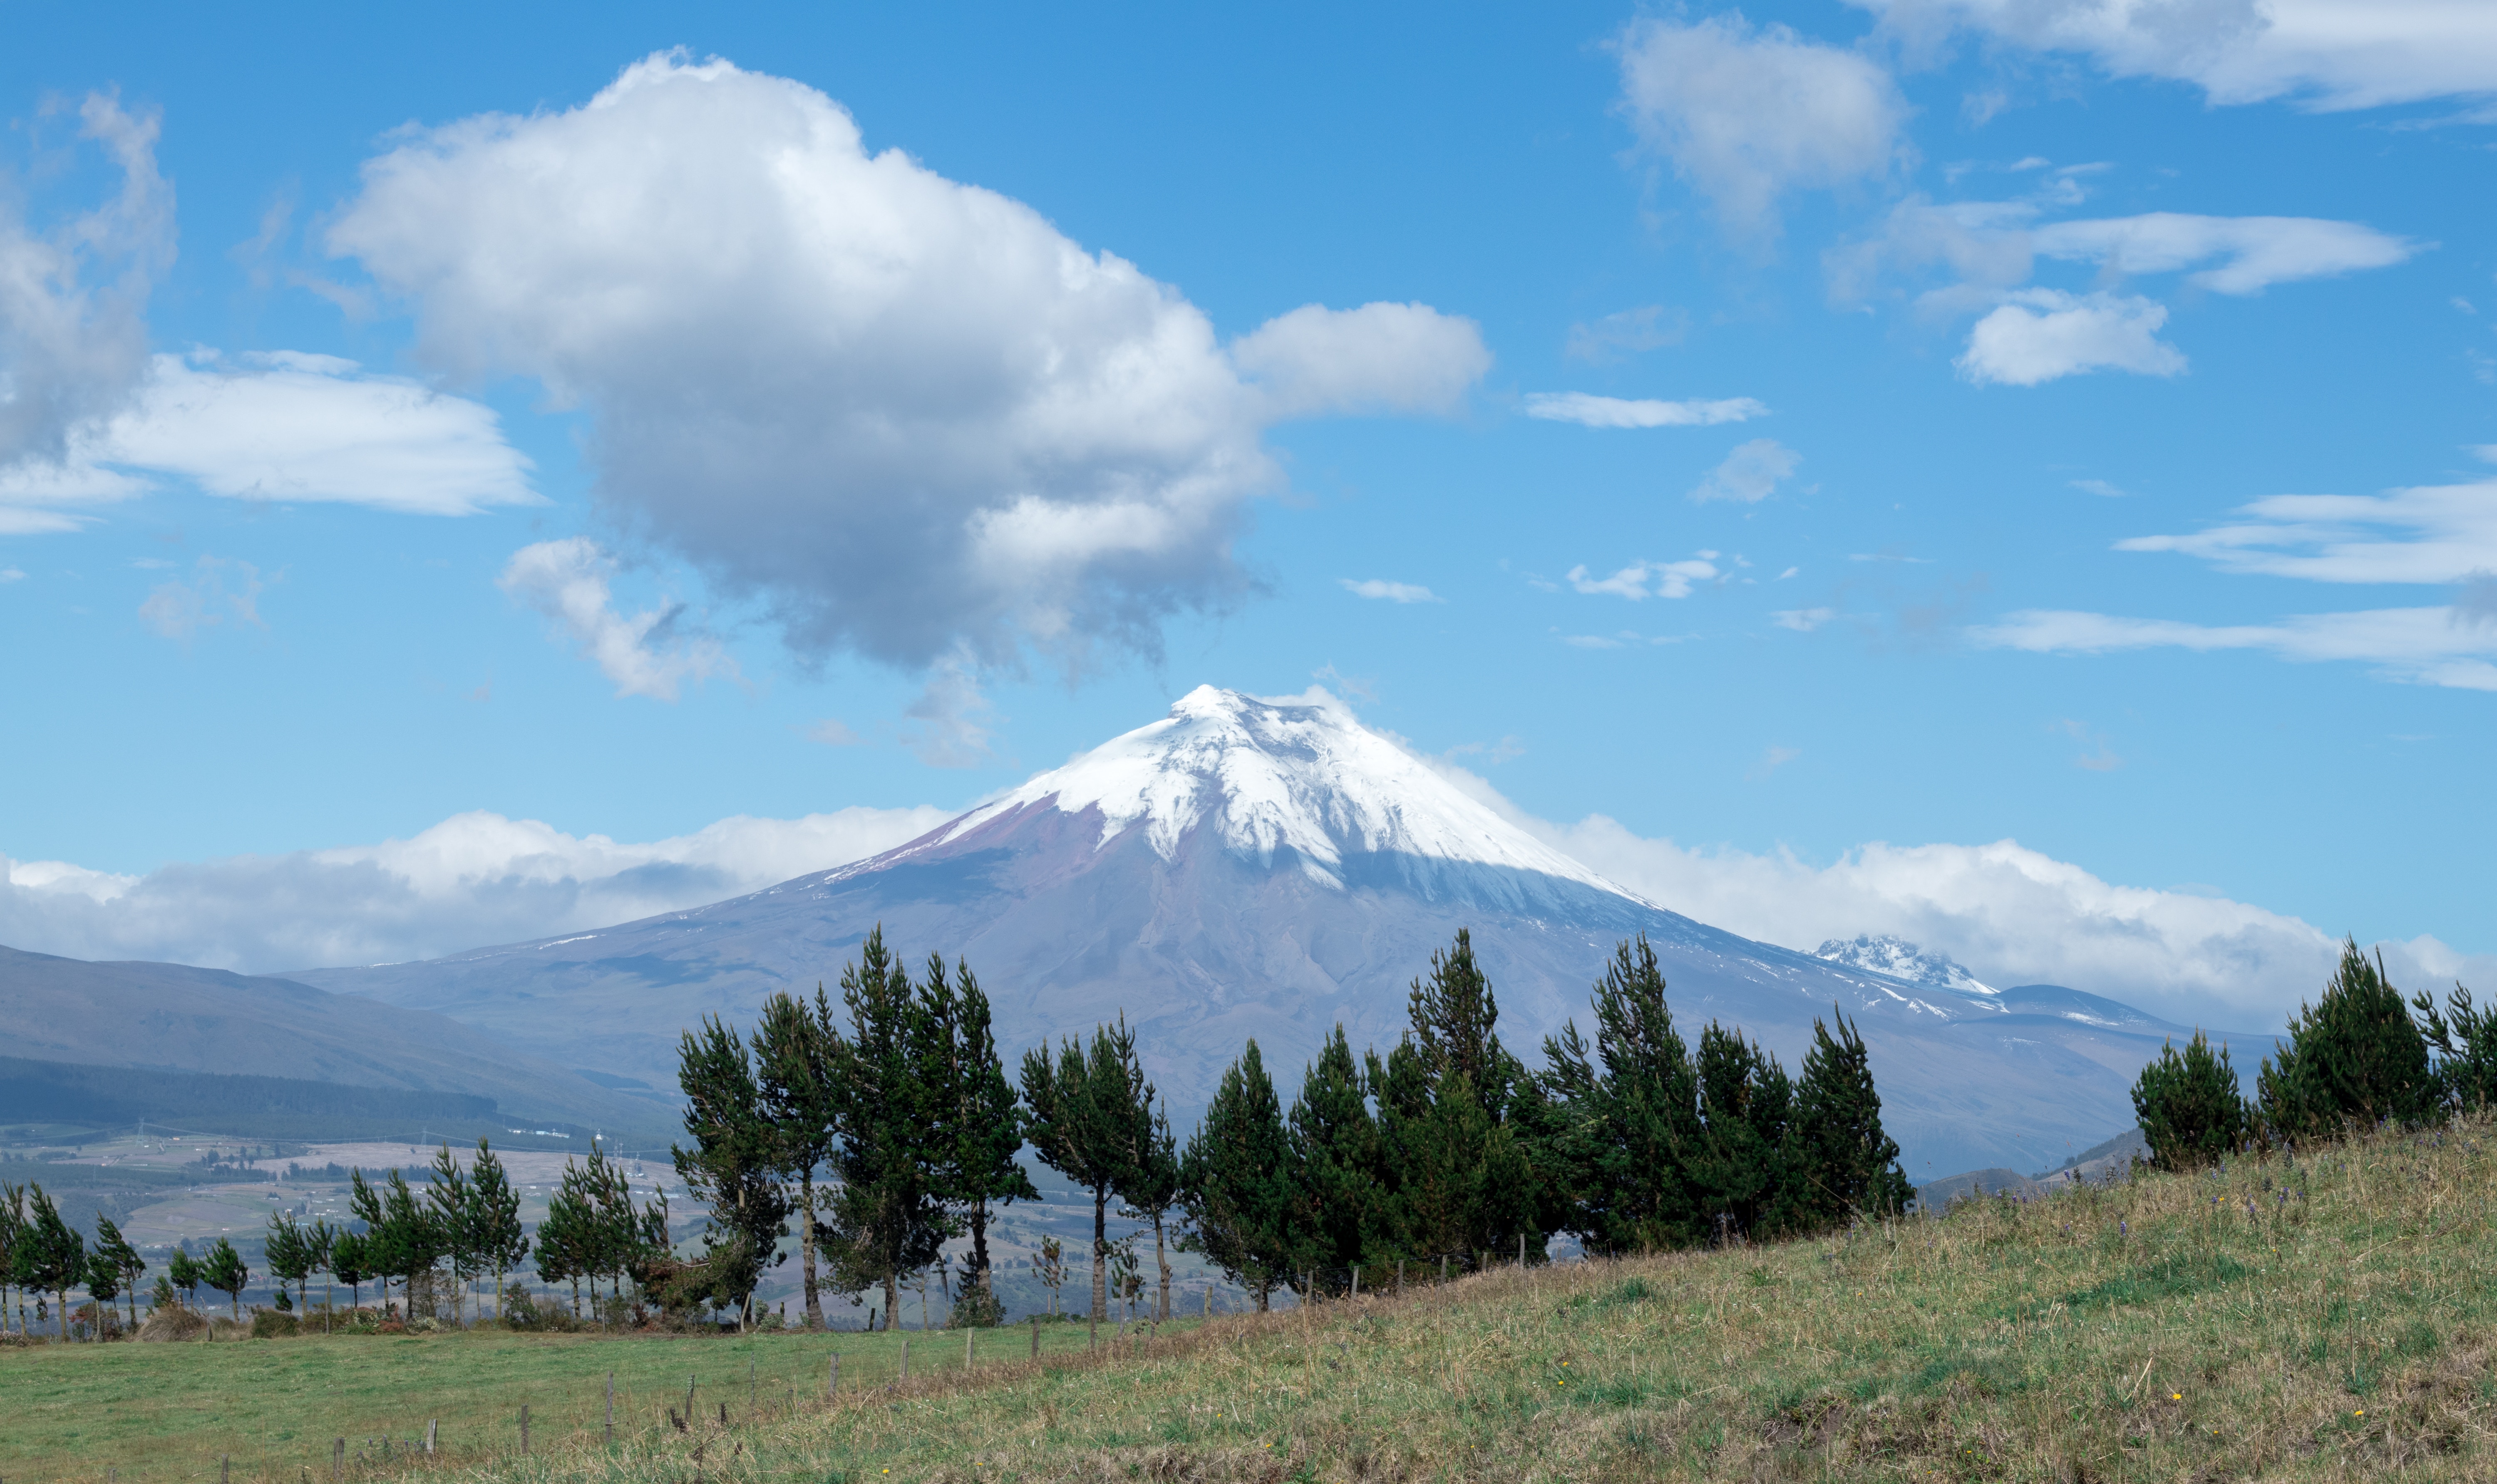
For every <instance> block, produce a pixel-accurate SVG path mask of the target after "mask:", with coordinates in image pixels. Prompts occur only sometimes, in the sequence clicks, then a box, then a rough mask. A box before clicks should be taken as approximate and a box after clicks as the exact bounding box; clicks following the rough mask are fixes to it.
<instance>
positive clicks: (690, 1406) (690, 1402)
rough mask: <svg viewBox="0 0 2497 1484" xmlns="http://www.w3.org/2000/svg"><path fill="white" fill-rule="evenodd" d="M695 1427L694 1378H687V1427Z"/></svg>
mask: <svg viewBox="0 0 2497 1484" xmlns="http://www.w3.org/2000/svg"><path fill="white" fill-rule="evenodd" d="M693 1425H694V1378H693V1377H692V1376H690V1375H689V1376H686V1377H685V1426H686V1427H689V1428H690V1427H692V1426H693Z"/></svg>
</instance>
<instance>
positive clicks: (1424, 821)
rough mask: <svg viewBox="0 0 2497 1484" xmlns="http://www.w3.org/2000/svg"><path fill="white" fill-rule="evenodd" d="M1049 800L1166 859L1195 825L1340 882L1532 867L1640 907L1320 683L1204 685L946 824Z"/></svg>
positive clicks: (960, 825)
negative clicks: (1386, 873)
mask: <svg viewBox="0 0 2497 1484" xmlns="http://www.w3.org/2000/svg"><path fill="white" fill-rule="evenodd" d="M1042 803H1048V804H1051V805H1055V806H1056V807H1058V808H1059V809H1061V810H1063V811H1065V812H1066V813H1070V814H1077V813H1082V812H1083V811H1084V810H1085V809H1087V808H1098V809H1099V810H1100V811H1101V837H1100V839H1099V841H1098V842H1097V843H1098V844H1108V843H1109V842H1110V840H1112V839H1113V838H1115V837H1118V836H1120V835H1121V834H1123V833H1124V832H1125V831H1127V830H1129V829H1131V828H1133V827H1135V826H1137V825H1139V824H1141V825H1142V826H1143V827H1144V829H1145V831H1146V838H1147V839H1148V840H1149V841H1150V842H1151V844H1152V845H1153V848H1154V852H1155V853H1156V854H1158V855H1160V856H1161V857H1162V858H1163V859H1164V860H1170V859H1172V858H1173V857H1174V856H1175V854H1176V853H1177V851H1178V849H1179V846H1180V842H1181V840H1182V839H1184V838H1185V837H1186V836H1187V834H1188V832H1189V831H1191V830H1194V829H1196V828H1197V827H1198V826H1199V825H1200V824H1207V825H1211V826H1212V827H1214V828H1216V829H1217V830H1219V831H1220V838H1221V840H1222V843H1223V844H1224V846H1225V847H1227V848H1228V849H1230V850H1232V851H1234V852H1236V853H1239V854H1242V855H1249V856H1254V857H1256V858H1257V859H1258V860H1259V861H1260V862H1271V861H1272V860H1273V859H1274V856H1275V853H1276V852H1277V851H1279V850H1289V851H1291V852H1293V853H1294V854H1295V855H1296V856H1297V857H1298V861H1299V865H1300V866H1301V868H1302V869H1304V870H1305V871H1307V872H1308V873H1309V874H1310V875H1311V876H1312V877H1314V878H1316V879H1317V880H1320V881H1323V882H1325V883H1326V884H1328V885H1330V886H1336V887H1341V886H1343V877H1342V876H1341V874H1340V873H1339V872H1340V870H1341V868H1342V867H1343V862H1344V857H1345V856H1347V855H1353V854H1371V853H1375V854H1392V855H1402V856H1411V857H1420V858H1422V859H1425V860H1435V861H1440V862H1448V863H1456V864H1463V865H1477V866H1489V867H1494V868H1501V869H1504V870H1518V871H1530V872H1534V873H1537V874H1541V875H1546V876H1555V877H1559V878H1561V879H1564V880H1567V881H1575V882H1578V883H1580V884H1582V885H1586V886H1590V887H1594V888H1595V889H1596V890H1598V891H1602V892H1607V893H1610V894H1613V895H1616V896H1620V897H1625V898H1628V899H1629V900H1633V901H1636V900H1639V899H1637V898H1636V897H1634V896H1632V895H1631V894H1630V893H1628V892H1626V891H1624V890H1623V889H1622V888H1620V887H1618V886H1615V885H1614V884H1613V883H1611V882H1609V881H1606V880H1605V879H1604V878H1603V877H1601V876H1599V875H1597V874H1596V872H1594V871H1592V870H1590V869H1588V868H1586V867H1584V866H1581V865H1580V864H1578V863H1577V862H1576V861H1573V860H1571V859H1569V858H1568V857H1567V856H1565V855H1563V854H1562V853H1561V852H1559V851H1557V850H1555V849H1553V848H1552V847H1550V846H1548V845H1546V844H1544V843H1543V842H1542V841H1540V840H1538V839H1536V838H1534V837H1533V836H1532V835H1529V834H1528V833H1526V832H1525V831H1524V830H1522V829H1519V828H1518V827H1517V826H1515V825H1513V824H1511V823H1509V822H1508V821H1507V820H1505V819H1502V818H1501V816H1500V814H1499V813H1498V812H1496V811H1495V810H1493V809H1492V808H1491V807H1490V806H1488V805H1484V804H1482V803H1481V802H1479V801H1477V800H1475V799H1474V798H1472V797H1470V795H1468V794H1467V793H1466V792H1465V791H1464V790H1462V789H1460V788H1459V787H1458V786H1457V785H1456V784H1454V783H1452V782H1450V781H1449V780H1448V779H1447V778H1445V777H1442V776H1441V775H1440V774H1438V773H1437V772H1435V771H1433V770H1432V768H1431V767H1430V766H1429V765H1428V764H1426V763H1424V762H1423V761H1422V760H1421V759H1419V758H1417V757H1415V756H1413V754H1411V753H1410V752H1407V750H1406V749H1405V748H1403V747H1401V746H1399V745H1397V744H1396V743H1395V742H1392V741H1390V740H1389V739H1387V738H1385V737H1382V736H1380V735H1379V734H1377V733H1375V732H1373V731H1371V730H1370V729H1369V728H1368V727H1365V726H1363V725H1362V724H1361V722H1360V721H1359V720H1358V719H1357V718H1355V717H1354V715H1353V714H1352V711H1351V710H1350V708H1348V707H1346V706H1345V705H1344V704H1343V702H1342V701H1340V700H1338V699H1336V698H1335V697H1334V696H1333V695H1331V694H1329V693H1328V692H1327V691H1325V690H1324V689H1321V688H1319V687H1316V686H1312V687H1311V688H1310V690H1309V691H1308V692H1307V693H1305V694H1302V695H1298V696H1282V697H1264V696H1250V695H1245V694H1243V693H1241V692H1239V691H1236V690H1219V689H1217V688H1216V687H1214V686H1212V685H1200V686H1198V687H1197V688H1196V689H1194V690H1192V691H1189V692H1188V693H1187V694H1186V695H1185V696H1182V697H1181V698H1180V699H1179V703H1178V704H1177V705H1175V706H1173V707H1172V708H1171V710H1170V714H1169V715H1168V716H1165V717H1163V718H1162V719H1161V720H1159V721H1156V722H1153V723H1151V724H1150V725H1147V726H1141V727H1138V728H1137V729H1136V730H1134V731H1132V732H1129V733H1127V734H1126V735H1124V736H1122V737H1115V738H1112V739H1111V740H1110V741H1108V742H1104V743H1102V744H1101V745H1100V746H1098V747H1095V748H1093V749H1092V750H1091V751H1090V752H1086V753H1083V754H1081V755H1079V756H1077V757H1075V758H1074V759H1072V760H1071V761H1069V762H1068V763H1067V764H1066V765H1065V766H1064V767H1061V768H1055V769H1052V770H1050V771H1049V772H1047V773H1043V774H1037V775H1035V776H1034V777H1032V778H1031V779H1030V780H1029V781H1027V782H1026V783H1025V784H1023V785H1022V786H1021V787H1019V788H1015V789H1012V790H1010V791H1008V792H1007V793H1004V794H1002V795H999V796H998V797H996V798H995V799H992V800H990V801H989V802H987V803H986V804H983V805H980V806H979V807H978V808H975V809H973V810H972V811H971V812H969V813H967V814H965V815H964V816H963V817H962V818H961V819H959V820H957V821H955V822H954V823H953V824H952V825H950V826H948V827H947V828H946V829H945V830H944V831H943V832H941V834H940V836H939V837H937V838H938V839H950V838H954V837H959V836H961V835H963V834H964V833H965V832H967V831H969V830H972V829H975V828H977V827H978V826H979V825H981V824H983V823H985V822H987V821H989V820H991V819H995V818H996V817H998V816H1000V815H1003V814H1007V813H1011V812H1013V811H1015V810H1018V809H1022V808H1026V807H1029V806H1032V805H1039V804H1042Z"/></svg>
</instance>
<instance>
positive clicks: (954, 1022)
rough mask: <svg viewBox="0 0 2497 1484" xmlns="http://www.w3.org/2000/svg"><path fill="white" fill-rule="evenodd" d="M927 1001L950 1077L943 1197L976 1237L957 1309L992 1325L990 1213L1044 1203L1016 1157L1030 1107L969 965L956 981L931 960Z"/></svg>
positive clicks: (937, 958)
mask: <svg viewBox="0 0 2497 1484" xmlns="http://www.w3.org/2000/svg"><path fill="white" fill-rule="evenodd" d="M921 995H922V999H923V1001H924V1003H925V1005H926V1008H927V1015H928V1019H929V1023H930V1027H931V1031H932V1045H934V1046H937V1047H941V1048H942V1067H943V1075H942V1077H941V1079H939V1080H938V1082H937V1084H936V1086H935V1087H934V1088H932V1089H931V1090H932V1093H933V1094H934V1096H935V1098H936V1100H937V1102H938V1106H937V1108H936V1109H935V1110H934V1112H935V1116H936V1121H935V1122H934V1123H933V1124H932V1127H931V1128H930V1130H929V1132H930V1133H931V1134H932V1135H933V1136H934V1138H935V1140H936V1143H937V1152H936V1153H937V1161H938V1163H939V1165H940V1167H941V1183H942V1185H943V1188H944V1198H945V1200H946V1201H947V1203H948V1204H950V1205H953V1206H955V1207H957V1208H959V1209H960V1210H961V1211H962V1213H963V1216H964V1220H965V1221H966V1222H967V1224H968V1226H969V1228H970V1233H971V1252H970V1266H969V1268H968V1270H967V1271H965V1272H964V1276H963V1288H962V1291H963V1294H964V1303H961V1304H959V1305H958V1306H957V1308H958V1309H960V1310H963V1311H964V1314H965V1317H969V1316H971V1315H976V1316H978V1318H979V1319H980V1320H981V1321H982V1322H993V1321H994V1320H996V1318H997V1317H998V1316H999V1311H998V1310H997V1304H996V1285H995V1283H994V1282H993V1281H992V1275H991V1273H990V1271H989V1208H990V1206H991V1205H992V1204H993V1203H994V1204H996V1205H1005V1204H1008V1203H1010V1202H1013V1201H1019V1200H1021V1201H1036V1200H1038V1199H1040V1192H1039V1191H1038V1190H1037V1189H1035V1188H1033V1186H1032V1184H1031V1177H1030V1176H1029V1175H1027V1174H1026V1173H1024V1168H1023V1165H1022V1164H1021V1162H1019V1161H1018V1160H1017V1159H1016V1158H1015V1155H1016V1154H1017V1153H1018V1152H1021V1151H1022V1149H1023V1143H1024V1138H1023V1132H1024V1129H1023V1122H1024V1121H1023V1106H1022V1104H1021V1102H1020V1101H1019V1100H1018V1099H1017V1098H1016V1096H1015V1089H1014V1084H1013V1083H1011V1082H1009V1081H1008V1080H1007V1079H1006V1068H1005V1062H1004V1059H1003V1058H1000V1057H999V1056H998V1054H997V1037H996V1027H995V1026H993V1025H992V1024H991V1012H990V1009H989V996H988V994H987V992H986V991H984V990H982V989H981V988H980V981H979V979H978V977H977V976H975V975H974V974H973V973H972V972H971V967H970V965H969V964H967V963H963V962H962V961H961V960H959V959H958V960H956V961H955V964H954V972H953V973H952V974H950V975H949V974H947V973H946V971H945V960H944V958H943V956H942V955H938V954H930V955H929V956H928V973H927V976H926V977H925V978H924V979H923V980H922V981H921ZM974 1295H976V1297H974Z"/></svg>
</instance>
